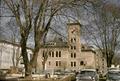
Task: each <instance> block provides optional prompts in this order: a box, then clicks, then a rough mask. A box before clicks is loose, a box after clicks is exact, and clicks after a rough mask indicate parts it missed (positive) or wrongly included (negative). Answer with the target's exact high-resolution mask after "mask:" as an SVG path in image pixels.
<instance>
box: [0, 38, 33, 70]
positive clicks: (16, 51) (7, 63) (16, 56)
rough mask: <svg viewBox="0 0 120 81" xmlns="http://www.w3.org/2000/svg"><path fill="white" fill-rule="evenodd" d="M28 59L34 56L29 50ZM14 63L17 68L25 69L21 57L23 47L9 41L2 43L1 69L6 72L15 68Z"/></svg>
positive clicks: (0, 49) (0, 43) (0, 47)
mask: <svg viewBox="0 0 120 81" xmlns="http://www.w3.org/2000/svg"><path fill="white" fill-rule="evenodd" d="M27 52H28V57H29V59H30V57H31V56H32V54H33V53H32V50H31V49H29V48H28V49H27ZM13 61H14V64H15V66H16V65H17V66H18V68H23V67H24V65H23V61H22V57H21V47H20V45H18V44H14V43H11V42H8V41H2V40H1V41H0V69H2V70H6V69H10V68H11V67H13ZM17 62H18V63H17Z"/></svg>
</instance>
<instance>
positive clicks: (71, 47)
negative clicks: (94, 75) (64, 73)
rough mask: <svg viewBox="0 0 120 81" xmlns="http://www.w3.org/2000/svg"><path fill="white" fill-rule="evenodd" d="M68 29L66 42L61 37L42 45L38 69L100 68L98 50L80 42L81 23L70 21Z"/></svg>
mask: <svg viewBox="0 0 120 81" xmlns="http://www.w3.org/2000/svg"><path fill="white" fill-rule="evenodd" d="M67 29H68V40H67V41H66V42H63V41H62V39H61V38H56V39H55V40H54V41H50V42H47V43H45V44H44V45H42V46H41V48H40V50H39V55H38V59H37V71H40V70H43V69H45V70H80V69H82V68H94V69H99V70H100V67H98V66H99V63H98V61H96V59H98V58H99V57H98V56H97V54H96V52H95V51H93V50H92V49H90V47H89V46H87V45H83V44H81V42H80V24H79V23H68V24H67ZM101 62H102V61H101ZM97 64H98V65H97Z"/></svg>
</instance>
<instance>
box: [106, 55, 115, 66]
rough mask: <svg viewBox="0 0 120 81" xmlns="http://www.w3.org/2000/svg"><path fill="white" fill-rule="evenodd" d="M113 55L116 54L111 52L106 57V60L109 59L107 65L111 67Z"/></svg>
mask: <svg viewBox="0 0 120 81" xmlns="http://www.w3.org/2000/svg"><path fill="white" fill-rule="evenodd" d="M113 55H114V54H112V53H111V54H107V58H106V60H107V67H111V64H112V59H113Z"/></svg>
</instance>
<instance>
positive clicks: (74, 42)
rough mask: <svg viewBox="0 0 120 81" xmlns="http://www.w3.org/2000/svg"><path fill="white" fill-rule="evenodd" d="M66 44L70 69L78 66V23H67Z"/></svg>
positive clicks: (79, 49) (79, 47)
mask: <svg viewBox="0 0 120 81" xmlns="http://www.w3.org/2000/svg"><path fill="white" fill-rule="evenodd" d="M67 26H68V45H69V59H70V60H69V61H70V63H69V67H70V69H73V70H74V69H79V68H80V54H81V43H80V23H68V24H67Z"/></svg>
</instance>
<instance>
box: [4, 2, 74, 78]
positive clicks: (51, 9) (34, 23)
mask: <svg viewBox="0 0 120 81" xmlns="http://www.w3.org/2000/svg"><path fill="white" fill-rule="evenodd" d="M4 2H5V4H6V5H7V6H8V8H9V9H10V11H11V12H12V14H13V15H14V16H15V19H16V23H17V25H18V27H19V29H20V35H21V41H20V44H21V48H22V50H21V53H22V57H23V61H24V65H25V76H26V77H28V76H31V72H32V68H33V67H36V62H37V56H38V52H39V48H40V46H41V44H42V43H44V40H45V36H46V34H47V32H48V30H49V28H50V24H51V22H52V20H53V18H54V16H57V15H58V14H59V13H60V11H61V10H62V9H63V8H65V7H66V6H70V5H71V4H73V2H76V1H75V0H4ZM31 28H33V30H34V42H35V47H34V54H33V57H32V59H31V60H30V61H29V60H28V55H27V51H26V44H27V40H28V36H29V33H30V31H31Z"/></svg>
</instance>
